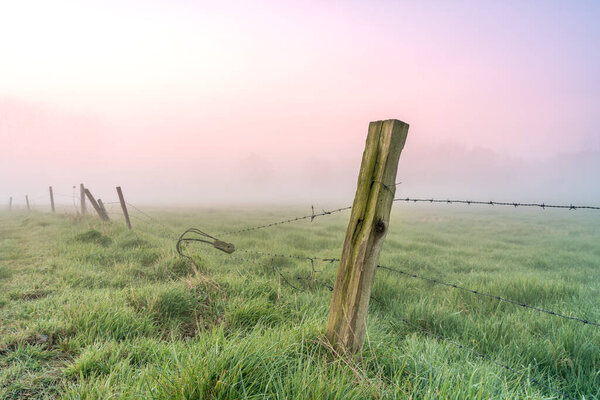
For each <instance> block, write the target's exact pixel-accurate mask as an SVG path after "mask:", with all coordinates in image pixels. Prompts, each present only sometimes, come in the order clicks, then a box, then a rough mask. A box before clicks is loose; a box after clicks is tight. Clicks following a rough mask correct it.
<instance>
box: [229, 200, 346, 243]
mask: <svg viewBox="0 0 600 400" xmlns="http://www.w3.org/2000/svg"><path fill="white" fill-rule="evenodd" d="M351 208H352V206H349V207H342V208H337V209H335V210H330V211H325V210H323V211H322V212H320V213H316V214H315V212H314V207H312V211H313V212H312V213H311V214H310V215H303V216H301V217H295V218H290V219H286V220H282V221H277V222H272V223H270V224H264V225H257V226H253V227H250V228H244V229H238V230H234V231H229V232H222V233H219V234H218V235H219V236H228V235H234V234H238V233H243V232H249V231H254V230H257V229H265V228H271V227H273V226H277V225H283V224H288V223H291V222H296V221H302V220H306V219H310V220H311V221H313V220H314V219H315V218H318V217H322V216H324V215H331V214H335V213H338V212H341V211H345V210H350V209H351Z"/></svg>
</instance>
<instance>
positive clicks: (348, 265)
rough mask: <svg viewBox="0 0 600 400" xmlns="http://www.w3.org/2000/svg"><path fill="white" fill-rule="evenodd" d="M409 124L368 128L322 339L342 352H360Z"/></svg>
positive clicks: (385, 123)
mask: <svg viewBox="0 0 600 400" xmlns="http://www.w3.org/2000/svg"><path fill="white" fill-rule="evenodd" d="M407 134H408V125H407V124H405V123H404V122H402V121H398V120H386V121H376V122H371V123H370V124H369V133H368V135H367V142H366V145H365V150H364V153H363V158H362V163H361V167H360V172H359V176H358V184H357V188H356V195H355V197H354V203H353V204H352V212H351V215H350V222H349V223H348V229H347V230H346V237H345V240H344V247H343V250H342V256H341V261H340V265H339V268H338V272H337V278H336V282H335V287H334V290H333V296H332V299H331V306H330V310H329V317H328V319H327V328H326V336H327V339H328V340H329V342H330V343H331V344H332V345H333V346H334V348H335V349H336V350H338V351H340V352H344V353H357V352H359V351H360V350H361V349H362V345H363V341H364V335H365V330H366V319H367V311H368V308H369V299H370V296H371V287H372V286H373V280H374V278H375V269H376V268H377V262H378V260H379V252H380V250H381V246H382V244H383V241H384V239H385V236H386V233H387V228H388V224H389V219H390V211H391V208H392V203H393V200H394V194H395V191H396V172H397V170H398V160H399V159H400V153H401V152H402V149H403V148H404V144H405V142H406V136H407Z"/></svg>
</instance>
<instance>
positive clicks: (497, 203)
mask: <svg viewBox="0 0 600 400" xmlns="http://www.w3.org/2000/svg"><path fill="white" fill-rule="evenodd" d="M394 201H395V202H398V201H404V202H407V203H430V204H431V203H446V204H454V203H456V204H467V205H471V204H476V205H488V206H512V207H515V208H517V207H539V208H542V209H546V208H562V209H568V210H583V209H586V210H600V207H598V206H579V205H575V206H574V205H573V204H569V205H556V204H545V203H520V202H503V201H477V200H450V199H447V200H443V199H433V198H432V199H425V198H420V199H419V198H411V197H406V198H395V199H394Z"/></svg>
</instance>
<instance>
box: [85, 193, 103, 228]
mask: <svg viewBox="0 0 600 400" xmlns="http://www.w3.org/2000/svg"><path fill="white" fill-rule="evenodd" d="M84 190H85V195H86V196H87V198H88V200H89V201H90V204H91V205H92V207H94V210H96V213H98V216H99V217H100V219H101V220H103V221H106V219H104V214H102V209H100V206H99V205H98V203H96V199H94V196H92V193H91V192H90V191H89V190H88V189H87V188H85V189H84Z"/></svg>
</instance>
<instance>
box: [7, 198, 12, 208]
mask: <svg viewBox="0 0 600 400" xmlns="http://www.w3.org/2000/svg"><path fill="white" fill-rule="evenodd" d="M8 211H12V196H11V197H9V198H8Z"/></svg>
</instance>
